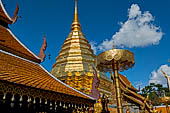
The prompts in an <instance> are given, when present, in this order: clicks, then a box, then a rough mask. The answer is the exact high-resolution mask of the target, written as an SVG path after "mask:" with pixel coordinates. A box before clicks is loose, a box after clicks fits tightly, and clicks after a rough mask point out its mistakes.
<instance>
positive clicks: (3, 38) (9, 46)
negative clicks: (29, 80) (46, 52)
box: [0, 26, 40, 62]
mask: <svg viewBox="0 0 170 113" xmlns="http://www.w3.org/2000/svg"><path fill="white" fill-rule="evenodd" d="M0 34H1V35H0V49H2V50H5V51H8V52H10V53H13V54H16V55H17V56H21V57H24V58H26V59H29V60H32V61H34V62H40V59H39V57H37V56H36V55H35V54H34V53H32V52H31V51H30V50H29V49H27V48H26V47H25V46H24V45H23V44H22V43H21V42H20V41H19V40H18V39H17V38H16V37H15V36H14V34H13V33H12V32H11V31H10V30H9V29H8V28H5V27H2V26H0Z"/></svg>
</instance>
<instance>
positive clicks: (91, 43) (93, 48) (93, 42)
mask: <svg viewBox="0 0 170 113" xmlns="http://www.w3.org/2000/svg"><path fill="white" fill-rule="evenodd" d="M89 44H90V45H91V49H92V50H93V52H94V54H96V52H97V43H96V42H95V41H90V43H89Z"/></svg>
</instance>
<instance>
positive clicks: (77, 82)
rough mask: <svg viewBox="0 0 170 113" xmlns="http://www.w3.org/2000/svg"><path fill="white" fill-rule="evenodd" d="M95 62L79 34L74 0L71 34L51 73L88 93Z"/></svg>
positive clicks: (85, 42)
mask: <svg viewBox="0 0 170 113" xmlns="http://www.w3.org/2000/svg"><path fill="white" fill-rule="evenodd" d="M95 60H96V56H95V55H94V53H93V50H92V49H91V45H90V44H89V43H88V40H87V39H86V38H85V35H84V34H83V33H82V32H81V25H80V22H79V19H78V12H77V0H76V2H75V14H74V20H73V23H72V26H71V32H70V33H69V35H68V37H67V38H66V40H65V41H64V44H63V46H62V48H61V51H60V52H59V56H58V57H57V58H56V63H55V64H54V65H53V68H52V71H51V73H52V74H53V75H54V76H56V77H57V78H59V79H60V80H62V81H63V82H65V83H67V84H68V85H70V86H71V87H74V88H76V89H78V90H81V91H83V92H85V93H88V92H89V91H90V90H91V85H90V84H91V82H92V79H93V68H92V66H93V65H95Z"/></svg>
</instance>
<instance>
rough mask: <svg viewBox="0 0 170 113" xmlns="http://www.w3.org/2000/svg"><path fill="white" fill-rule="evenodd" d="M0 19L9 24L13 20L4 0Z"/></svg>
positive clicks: (0, 4)
mask: <svg viewBox="0 0 170 113" xmlns="http://www.w3.org/2000/svg"><path fill="white" fill-rule="evenodd" d="M0 19H2V20H3V21H5V22H7V23H8V24H11V23H12V21H13V20H12V19H11V17H10V16H9V15H8V13H7V12H6V10H5V8H4V6H3V3H2V0H0Z"/></svg>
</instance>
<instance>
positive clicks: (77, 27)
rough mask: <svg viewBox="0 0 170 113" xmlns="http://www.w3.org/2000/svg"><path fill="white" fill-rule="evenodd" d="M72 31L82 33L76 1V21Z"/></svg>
mask: <svg viewBox="0 0 170 113" xmlns="http://www.w3.org/2000/svg"><path fill="white" fill-rule="evenodd" d="M71 30H78V31H81V25H80V22H79V19H78V11H77V0H75V12H74V20H73V23H72V26H71Z"/></svg>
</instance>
